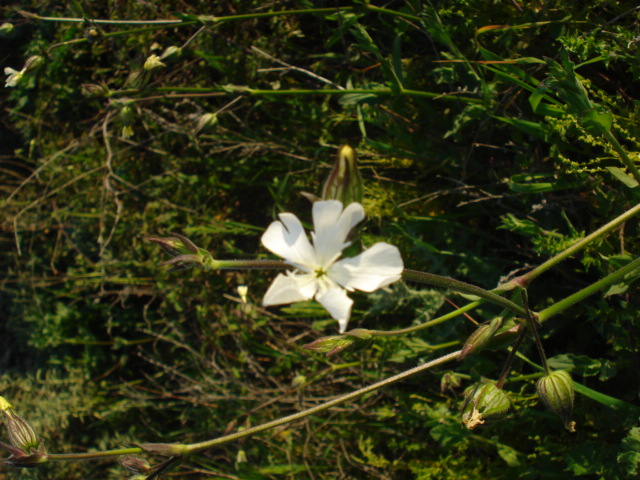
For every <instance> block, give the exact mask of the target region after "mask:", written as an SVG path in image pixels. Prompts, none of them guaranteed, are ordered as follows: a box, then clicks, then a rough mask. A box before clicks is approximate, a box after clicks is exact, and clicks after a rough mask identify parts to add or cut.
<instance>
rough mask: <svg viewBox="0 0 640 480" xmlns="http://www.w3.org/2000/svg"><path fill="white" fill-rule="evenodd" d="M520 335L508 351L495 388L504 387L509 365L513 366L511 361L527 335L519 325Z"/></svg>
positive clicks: (509, 368)
mask: <svg viewBox="0 0 640 480" xmlns="http://www.w3.org/2000/svg"><path fill="white" fill-rule="evenodd" d="M519 328H520V333H518V338H516V341H515V343H514V344H513V346H512V347H511V350H509V355H508V356H507V360H506V361H505V362H504V366H503V367H502V372H501V373H500V377H499V378H498V382H497V383H496V388H500V389H501V388H502V387H503V386H504V382H505V381H506V380H507V377H508V376H509V371H510V370H511V365H512V364H513V359H514V358H515V357H516V353H517V352H518V348H520V345H521V344H522V341H523V340H524V337H525V336H526V334H527V331H526V329H525V328H523V326H522V325H520V327H519Z"/></svg>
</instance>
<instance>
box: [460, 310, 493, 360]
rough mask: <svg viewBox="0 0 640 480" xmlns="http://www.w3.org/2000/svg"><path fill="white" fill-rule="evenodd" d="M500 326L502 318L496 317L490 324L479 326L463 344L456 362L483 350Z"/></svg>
mask: <svg viewBox="0 0 640 480" xmlns="http://www.w3.org/2000/svg"><path fill="white" fill-rule="evenodd" d="M501 326H502V317H496V318H494V319H493V320H491V322H486V323H483V324H482V325H480V326H479V327H478V328H477V329H476V331H475V332H473V333H472V334H471V335H470V336H469V338H468V339H467V341H466V342H465V344H464V346H463V347H462V350H461V351H460V355H458V360H462V359H463V358H465V357H467V356H469V355H471V354H472V353H478V352H480V351H481V350H483V349H484V348H485V347H486V346H487V345H488V344H489V341H490V340H491V339H492V338H493V336H494V335H495V333H496V332H497V331H498V329H499V328H500V327H501Z"/></svg>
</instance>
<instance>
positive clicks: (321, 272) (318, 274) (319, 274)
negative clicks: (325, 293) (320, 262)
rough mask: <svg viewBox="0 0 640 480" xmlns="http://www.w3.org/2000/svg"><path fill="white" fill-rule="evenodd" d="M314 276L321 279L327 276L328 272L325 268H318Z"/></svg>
mask: <svg viewBox="0 0 640 480" xmlns="http://www.w3.org/2000/svg"><path fill="white" fill-rule="evenodd" d="M313 274H314V275H315V276H316V278H318V279H320V278H323V277H326V276H327V271H326V270H325V269H324V268H322V267H320V268H316V269H315V270H314V271H313Z"/></svg>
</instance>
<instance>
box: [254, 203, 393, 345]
mask: <svg viewBox="0 0 640 480" xmlns="http://www.w3.org/2000/svg"><path fill="white" fill-rule="evenodd" d="M363 219H364V209H363V208H362V205H360V204H359V203H352V204H351V205H349V206H348V207H347V208H345V209H344V210H343V207H342V203H340V202H339V201H337V200H329V201H319V202H315V203H314V204H313V225H314V229H315V232H314V233H312V238H313V245H311V243H310V242H309V239H308V238H307V236H306V234H305V231H304V228H303V227H302V224H301V223H300V220H298V218H297V217H296V216H295V215H293V214H292V213H282V214H280V221H275V222H273V223H272V224H271V225H269V228H268V229H267V231H266V232H265V233H264V235H262V244H263V245H264V246H265V247H266V248H268V249H269V250H271V251H272V252H273V253H275V254H276V255H278V256H280V257H282V258H284V259H285V261H286V262H287V263H289V264H290V265H291V266H293V267H295V268H296V270H294V271H292V272H287V273H286V274H279V275H278V276H277V277H276V278H275V280H274V281H273V283H272V284H271V286H270V287H269V290H267V293H266V294H265V296H264V300H263V304H264V305H265V306H269V305H283V304H286V303H294V302H300V301H303V300H310V299H311V298H315V299H316V300H317V301H318V302H320V304H321V305H322V306H323V307H324V308H326V309H327V311H328V312H329V314H331V316H332V317H333V318H334V319H336V320H337V321H338V322H339V323H340V332H341V333H342V332H344V331H345V329H346V328H347V322H348V321H349V316H350V315H351V306H352V305H353V300H351V299H350V298H349V297H348V296H347V291H350V292H351V291H353V290H361V291H363V292H373V291H374V290H377V289H379V288H381V287H384V286H386V285H389V284H391V283H393V282H395V281H397V280H399V279H400V277H401V274H402V270H403V268H404V267H403V264H402V258H401V256H400V252H399V251H398V248H397V247H395V246H393V245H389V244H388V243H376V244H375V245H374V246H373V247H371V248H369V249H367V250H365V251H364V252H362V253H361V254H360V255H357V256H355V257H352V258H344V259H342V260H338V258H339V257H340V255H342V250H343V249H344V248H346V247H348V246H349V245H350V243H349V242H347V236H348V235H349V232H350V231H351V229H353V227H355V226H356V225H357V224H358V223H360V222H361V221H362V220H363Z"/></svg>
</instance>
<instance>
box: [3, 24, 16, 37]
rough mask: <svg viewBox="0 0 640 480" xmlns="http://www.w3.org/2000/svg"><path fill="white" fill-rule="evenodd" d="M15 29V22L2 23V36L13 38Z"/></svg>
mask: <svg viewBox="0 0 640 480" xmlns="http://www.w3.org/2000/svg"><path fill="white" fill-rule="evenodd" d="M15 30H16V29H15V27H14V26H13V23H8V22H5V23H3V24H2V25H0V38H11V37H12V36H13V34H14V33H15Z"/></svg>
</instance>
